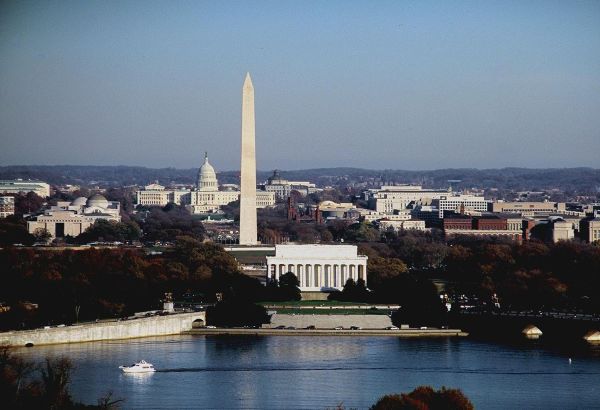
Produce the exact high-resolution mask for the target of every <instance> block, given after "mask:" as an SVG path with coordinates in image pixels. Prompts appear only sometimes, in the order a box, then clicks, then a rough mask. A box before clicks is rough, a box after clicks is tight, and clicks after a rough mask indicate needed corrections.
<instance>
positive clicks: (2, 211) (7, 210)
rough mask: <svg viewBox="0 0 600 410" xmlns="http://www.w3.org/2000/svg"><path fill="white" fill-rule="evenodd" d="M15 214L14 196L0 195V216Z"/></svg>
mask: <svg viewBox="0 0 600 410" xmlns="http://www.w3.org/2000/svg"><path fill="white" fill-rule="evenodd" d="M14 214H15V197H14V196H0V218H6V217H7V216H9V215H14Z"/></svg>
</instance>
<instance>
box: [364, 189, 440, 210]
mask: <svg viewBox="0 0 600 410" xmlns="http://www.w3.org/2000/svg"><path fill="white" fill-rule="evenodd" d="M451 193H452V192H451V190H438V189H424V188H423V187H422V186H420V185H383V186H382V187H381V188H378V189H370V190H368V191H365V192H364V193H363V195H364V199H365V200H367V201H368V204H369V208H371V209H373V210H375V211H377V212H385V213H389V214H391V213H393V212H394V211H395V210H402V209H406V208H407V207H408V205H409V204H411V203H413V204H415V205H431V203H432V201H433V200H434V199H440V198H441V197H442V196H448V195H449V194H451Z"/></svg>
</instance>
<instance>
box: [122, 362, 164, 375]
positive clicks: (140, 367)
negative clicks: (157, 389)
mask: <svg viewBox="0 0 600 410" xmlns="http://www.w3.org/2000/svg"><path fill="white" fill-rule="evenodd" d="M119 369H121V370H123V371H124V372H125V373H152V372H155V371H156V369H155V368H154V365H152V363H148V362H147V361H145V360H142V361H141V362H137V363H134V364H132V365H131V366H119Z"/></svg>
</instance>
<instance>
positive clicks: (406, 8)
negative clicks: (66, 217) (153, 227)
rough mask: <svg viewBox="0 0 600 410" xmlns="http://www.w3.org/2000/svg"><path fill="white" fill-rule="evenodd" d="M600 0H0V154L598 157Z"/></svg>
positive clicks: (384, 160)
mask: <svg viewBox="0 0 600 410" xmlns="http://www.w3.org/2000/svg"><path fill="white" fill-rule="evenodd" d="M598 21H600V2H591V1H580V2H567V1H522V2H520V1H506V2H475V1H464V2H454V3H450V2H448V3H446V2H433V1H423V2H416V1H405V2H395V1H381V2H376V3H372V2H366V1H364V2H359V1H348V2H342V1H331V2H319V1H308V2H301V3H293V2H279V1H264V2H256V3H244V2H242V3H219V2H208V1H198V2H188V1H182V2H176V3H171V2H166V1H149V2H143V3H139V2H133V1H123V2H103V1H86V2H82V1H60V2H53V3H47V2H41V1H39V2H36V1H32V2H3V3H2V4H1V5H0V56H1V57H0V104H2V107H3V109H2V110H0V143H1V149H0V165H50V164H71V165H86V164H90V163H94V164H96V165H111V166H113V165H114V166H117V165H125V166H144V167H148V168H165V167H170V168H179V169H187V168H197V167H198V166H199V165H200V164H201V162H202V158H203V155H204V151H208V153H209V159H210V161H211V163H212V164H213V166H214V167H215V169H216V170H217V172H226V171H236V170H237V169H239V157H240V153H239V149H240V148H239V147H240V125H241V87H242V82H243V79H244V75H245V73H246V72H247V71H249V72H250V73H251V75H252V80H253V83H254V87H255V92H256V123H257V130H256V134H257V141H256V148H257V166H258V168H259V169H261V170H265V171H266V170H272V169H281V170H302V169H315V168H333V167H336V168H339V167H351V168H363V169H369V170H385V169H393V170H414V171H425V170H438V169H449V168H454V169H460V168H463V169H501V168H507V167H508V168H512V167H517V168H537V169H539V168H580V167H591V168H599V167H600V155H598V152H600V115H598V113H599V112H600V24H598Z"/></svg>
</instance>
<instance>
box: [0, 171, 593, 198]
mask: <svg viewBox="0 0 600 410" xmlns="http://www.w3.org/2000/svg"><path fill="white" fill-rule="evenodd" d="M197 172H198V169H197V168H189V169H177V168H145V167H131V166H96V165H89V166H79V165H15V166H4V167H0V179H15V178H23V179H41V180H43V181H47V182H48V183H50V184H54V185H57V184H80V185H100V186H124V185H145V184H148V183H150V182H154V181H159V183H161V184H165V185H168V184H171V183H180V184H193V183H195V181H196V174H197ZM271 174H272V172H271V171H258V172H257V180H258V181H264V180H266V179H267V178H268V177H269V176H270V175H271ZM281 175H282V176H283V177H284V178H287V179H290V180H300V181H311V182H315V183H317V184H318V185H320V186H325V185H336V186H345V185H354V186H378V185H381V184H391V183H417V184H422V185H423V186H425V187H436V188H439V187H447V186H448V185H449V182H448V181H449V180H456V181H460V182H454V183H453V186H454V187H456V188H484V187H486V188H490V187H495V188H500V189H512V190H549V189H560V190H562V191H571V192H573V191H576V192H590V193H598V192H600V169H594V168H548V169H529V168H501V169H473V168H464V169H438V170H427V171H409V170H391V169H387V170H370V169H360V168H316V169H304V170H291V171H281ZM218 177H219V182H220V183H238V182H239V171H225V172H220V173H219V174H218Z"/></svg>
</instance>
